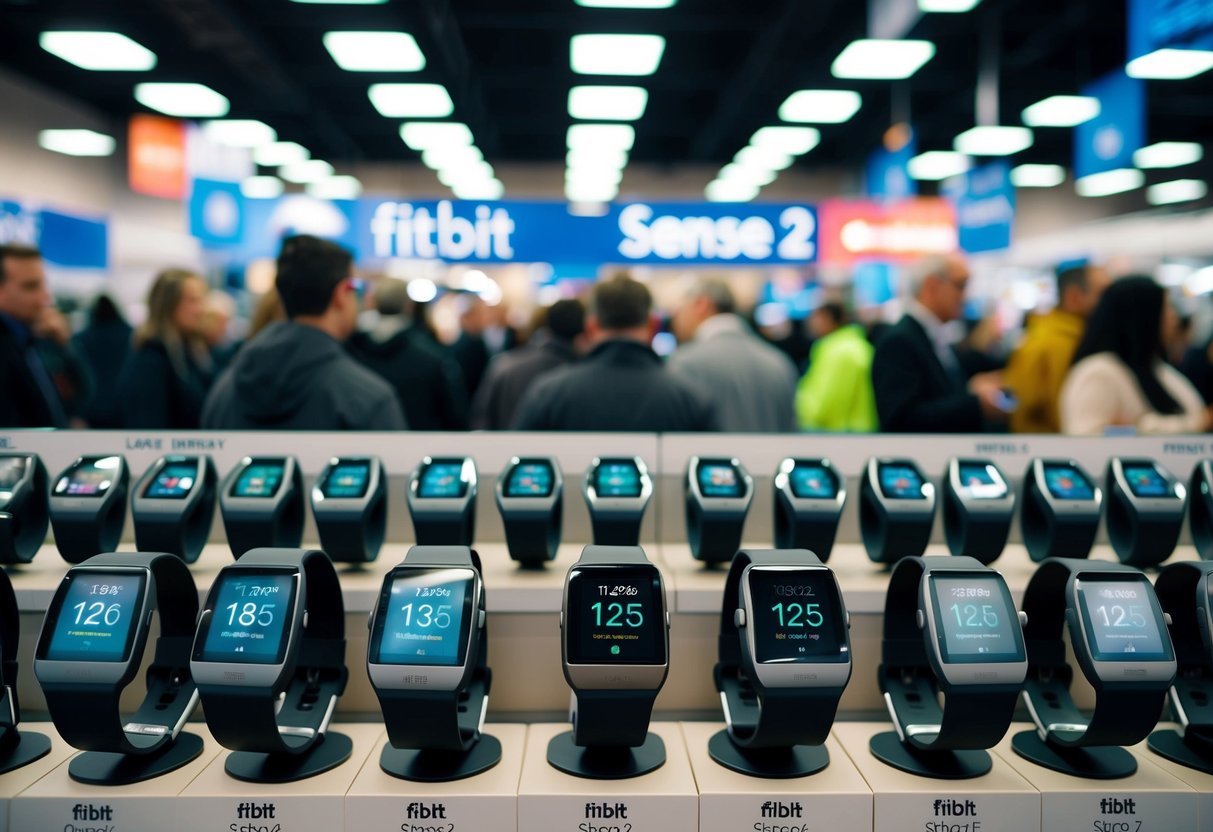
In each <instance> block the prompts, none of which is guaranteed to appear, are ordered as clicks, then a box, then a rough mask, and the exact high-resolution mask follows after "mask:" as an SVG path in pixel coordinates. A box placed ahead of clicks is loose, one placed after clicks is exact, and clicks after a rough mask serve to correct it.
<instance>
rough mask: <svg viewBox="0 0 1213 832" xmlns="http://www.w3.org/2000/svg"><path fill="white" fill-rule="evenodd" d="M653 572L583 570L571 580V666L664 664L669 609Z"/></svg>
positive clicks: (568, 622) (604, 568)
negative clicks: (666, 622) (666, 612)
mask: <svg viewBox="0 0 1213 832" xmlns="http://www.w3.org/2000/svg"><path fill="white" fill-rule="evenodd" d="M661 593H662V590H661V576H660V573H658V571H657V568H656V567H655V566H643V565H636V566H582V567H577V568H574V569H573V570H572V571H571V572H570V574H569V581H568V608H567V609H566V610H565V614H564V625H565V626H566V627H568V633H567V636H566V639H565V641H566V644H567V645H568V661H569V664H605V665H611V664H619V665H632V664H665V663H666V640H665V615H664V611H665V604H664V601H663V598H662V594H661Z"/></svg>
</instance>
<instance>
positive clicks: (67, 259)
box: [0, 201, 109, 270]
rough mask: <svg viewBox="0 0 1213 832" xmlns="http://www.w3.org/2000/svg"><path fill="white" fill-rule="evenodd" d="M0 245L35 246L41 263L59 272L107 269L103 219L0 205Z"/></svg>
mask: <svg viewBox="0 0 1213 832" xmlns="http://www.w3.org/2000/svg"><path fill="white" fill-rule="evenodd" d="M0 243H22V244H24V245H29V246H36V247H37V248H38V249H40V250H41V251H42V257H43V259H45V260H46V261H47V262H48V263H52V264H54V265H56V266H59V267H61V268H66V269H98V270H105V269H106V268H108V267H109V225H108V224H107V223H106V221H105V220H104V219H94V218H91V217H81V216H77V215H75V214H66V213H63V212H62V211H54V210H51V209H48V208H35V207H32V206H29V205H24V204H22V203H20V202H6V201H0Z"/></svg>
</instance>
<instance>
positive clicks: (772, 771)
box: [708, 730, 830, 780]
mask: <svg viewBox="0 0 1213 832" xmlns="http://www.w3.org/2000/svg"><path fill="white" fill-rule="evenodd" d="M708 756H710V757H711V758H712V760H714V761H715V762H716V763H717V764H719V765H722V766H724V767H725V768H727V769H730V770H732V771H735V772H737V773H738V774H744V775H747V776H748V777H763V778H766V779H768V780H787V779H790V778H793V777H807V776H809V775H810V774H816V773H817V772H819V771H821V770H822V769H824V768H825V767H826V766H828V765H829V764H830V752H829V751H827V750H826V747H825V746H824V745H793V746H789V747H787V748H742V747H740V746H738V745H737V744H736V743H734V742H733V740H732V739H731V738H730V737H729V732H728V731H727V730H724V731H717V732H716V733H715V734H713V735H712V738H711V739H710V740H708Z"/></svg>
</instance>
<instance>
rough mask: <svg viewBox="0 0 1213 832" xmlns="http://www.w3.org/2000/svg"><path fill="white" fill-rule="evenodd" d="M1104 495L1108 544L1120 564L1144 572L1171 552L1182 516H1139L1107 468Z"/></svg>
mask: <svg viewBox="0 0 1213 832" xmlns="http://www.w3.org/2000/svg"><path fill="white" fill-rule="evenodd" d="M1104 493H1105V494H1107V500H1108V508H1107V512H1108V515H1107V528H1108V542H1109V543H1111V544H1112V549H1113V551H1115V552H1116V557H1117V558H1118V559H1119V560H1120V562H1121V563H1127V564H1129V565H1130V566H1136V567H1137V568H1138V569H1147V568H1150V567H1154V566H1158V565H1159V564H1160V563H1162V562H1163V561H1164V560H1166V559H1167V558H1169V557H1171V553H1172V552H1174V551H1175V545H1176V544H1177V543H1179V531H1180V527H1181V526H1183V513H1182V512H1180V511H1178V509H1177V510H1176V512H1175V514H1174V515H1173V516H1172V517H1169V518H1168V517H1160V516H1158V515H1157V514H1147V515H1146V516H1144V517H1143V516H1142V515H1141V514H1140V513H1139V512H1138V511H1136V509H1135V507H1134V506H1133V505H1132V503H1131V499H1130V497H1129V496H1128V495H1127V494H1125V493H1124V491H1122V490H1121V489H1120V488H1119V487H1117V483H1116V481H1115V475H1114V474H1113V472H1112V468H1111V465H1109V467H1108V474H1107V478H1106V484H1105V488H1104Z"/></svg>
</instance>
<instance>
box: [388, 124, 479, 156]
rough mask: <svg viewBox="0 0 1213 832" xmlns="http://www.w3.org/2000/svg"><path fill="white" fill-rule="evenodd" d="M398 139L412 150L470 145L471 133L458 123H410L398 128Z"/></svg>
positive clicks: (464, 125)
mask: <svg viewBox="0 0 1213 832" xmlns="http://www.w3.org/2000/svg"><path fill="white" fill-rule="evenodd" d="M400 138H401V139H402V140H403V141H404V143H405V144H407V145H408V146H409V147H411V148H412V149H413V150H416V151H422V150H425V149H426V148H430V147H452V146H456V145H462V146H464V147H466V146H468V145H471V144H472V131H471V130H470V129H468V126H467V125H466V124H463V123H462V122H458V121H410V122H405V123H404V124H403V125H401V127H400Z"/></svg>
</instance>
